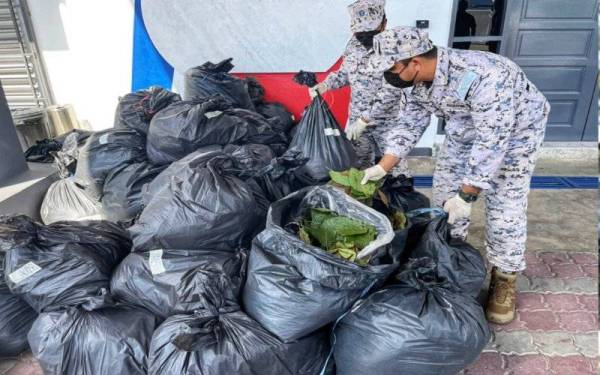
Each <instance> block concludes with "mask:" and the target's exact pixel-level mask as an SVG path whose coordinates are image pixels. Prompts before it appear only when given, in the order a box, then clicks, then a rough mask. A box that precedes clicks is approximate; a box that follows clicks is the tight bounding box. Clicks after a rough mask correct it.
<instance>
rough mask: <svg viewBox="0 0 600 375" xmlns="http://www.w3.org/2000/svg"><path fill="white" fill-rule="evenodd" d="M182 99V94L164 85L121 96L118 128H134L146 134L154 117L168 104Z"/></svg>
mask: <svg viewBox="0 0 600 375" xmlns="http://www.w3.org/2000/svg"><path fill="white" fill-rule="evenodd" d="M178 101H181V96H179V94H176V93H174V92H171V91H169V90H166V89H163V88H162V87H158V86H152V87H150V88H148V89H147V90H139V91H136V92H132V93H129V94H126V95H124V96H122V97H120V98H119V104H118V105H117V109H116V111H115V124H114V127H115V128H116V129H134V130H137V131H139V132H142V133H144V134H147V133H148V126H150V120H152V117H154V115H155V114H156V113H157V112H158V111H160V110H161V109H163V108H166V107H167V106H168V105H170V104H172V103H175V102H178Z"/></svg>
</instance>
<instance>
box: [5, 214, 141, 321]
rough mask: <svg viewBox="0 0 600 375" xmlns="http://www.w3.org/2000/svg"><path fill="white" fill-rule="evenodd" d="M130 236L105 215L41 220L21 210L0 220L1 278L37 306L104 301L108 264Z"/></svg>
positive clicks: (126, 249)
mask: <svg viewBox="0 0 600 375" xmlns="http://www.w3.org/2000/svg"><path fill="white" fill-rule="evenodd" d="M130 248H131V241H130V240H129V237H128V235H127V232H125V231H124V230H123V229H122V228H121V227H120V226H118V225H116V224H113V223H110V222H107V221H95V222H94V221H90V222H58V223H54V224H50V225H46V226H45V225H42V224H40V223H37V222H35V221H33V220H32V219H31V218H29V217H27V216H23V215H19V216H11V217H4V218H2V220H1V221H0V250H1V251H4V252H5V253H6V257H5V259H4V263H5V272H6V278H5V279H6V282H7V284H8V287H9V288H10V290H11V292H13V293H14V294H16V295H18V296H20V297H22V298H23V299H24V300H25V301H27V303H28V304H29V305H30V306H31V307H33V309H34V310H36V311H37V312H42V311H53V310H57V309H60V308H62V307H65V306H80V305H81V306H85V307H86V308H91V307H93V306H99V305H102V304H104V303H105V302H106V301H107V298H109V296H107V294H106V292H107V291H108V289H109V283H110V276H111V273H112V270H113V268H114V267H115V266H116V265H117V264H118V263H119V262H120V261H121V260H122V259H123V258H124V257H125V255H127V253H128V252H129V250H130Z"/></svg>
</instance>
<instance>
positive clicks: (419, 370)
mask: <svg viewBox="0 0 600 375" xmlns="http://www.w3.org/2000/svg"><path fill="white" fill-rule="evenodd" d="M436 272H437V271H436V268H435V263H434V262H433V261H432V260H431V259H428V258H420V259H417V260H415V261H413V262H411V263H409V264H408V265H407V267H406V269H405V270H404V271H403V272H401V273H400V274H399V275H398V276H397V280H395V283H394V284H393V285H389V286H387V287H386V288H385V289H382V290H379V291H377V292H375V293H373V294H371V295H370V296H369V297H367V298H366V299H365V300H362V301H360V302H359V303H357V305H356V306H354V307H353V308H352V310H351V311H350V312H349V313H348V314H347V315H345V316H344V318H343V319H342V320H341V321H340V322H339V324H338V325H337V326H336V328H335V347H334V357H335V363H336V367H337V372H338V374H344V375H365V374H377V375H397V374H406V375H445V374H447V375H451V374H452V375H453V374H456V373H458V372H460V371H461V370H463V369H464V368H465V367H467V366H468V365H469V364H471V363H473V362H474V361H475V360H476V359H477V358H478V356H479V354H480V353H481V351H482V350H483V349H484V347H485V346H486V344H487V343H488V342H489V339H490V330H489V327H488V323H487V321H486V319H485V314H484V312H483V309H482V308H481V306H480V305H479V303H478V302H477V300H476V299H475V298H473V297H472V296H469V295H467V294H463V293H461V292H460V291H459V290H456V289H454V288H453V287H452V286H451V285H449V284H448V283H447V282H445V281H443V280H442V279H440V278H438V277H437V274H436Z"/></svg>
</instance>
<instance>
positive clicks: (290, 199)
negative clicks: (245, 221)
mask: <svg viewBox="0 0 600 375" xmlns="http://www.w3.org/2000/svg"><path fill="white" fill-rule="evenodd" d="M312 207H321V208H327V209H330V210H332V211H335V212H337V213H339V214H340V215H344V216H348V217H352V218H355V219H358V220H361V221H363V222H367V223H370V224H372V225H374V226H375V228H376V230H377V237H376V239H375V241H373V242H372V243H371V244H369V245H368V246H367V247H365V248H364V249H363V250H361V253H362V255H367V256H370V257H371V259H370V261H369V264H368V265H367V266H364V267H363V266H360V265H358V264H356V263H354V262H350V261H346V260H344V259H341V258H338V257H336V256H335V255H331V254H329V253H327V252H326V251H324V250H322V249H320V248H318V247H315V246H311V245H308V244H306V243H304V242H303V241H302V240H301V239H300V238H298V236H297V235H295V234H293V233H290V232H288V231H287V230H286V229H285V227H286V226H287V224H288V223H291V222H294V221H296V220H297V219H298V218H299V217H302V216H303V215H304V212H305V211H306V210H308V209H310V208H312ZM393 238H394V231H393V229H392V227H391V225H390V222H389V220H388V219H387V218H386V217H385V216H383V215H382V214H380V213H378V212H376V211H375V210H373V209H371V208H369V207H367V206H365V205H363V204H362V203H359V202H358V201H356V200H354V199H352V198H351V197H349V196H348V195H346V194H345V193H344V192H342V191H340V190H338V189H336V188H334V187H331V186H319V187H309V188H305V189H302V190H300V191H298V192H296V193H292V194H290V195H289V196H287V197H285V198H284V199H281V200H279V201H277V202H275V203H273V204H272V205H271V208H270V210H269V214H268V217H267V227H266V229H265V230H264V231H262V232H261V233H260V234H259V235H258V236H256V238H255V239H254V241H253V242H252V249H251V252H250V256H249V260H248V276H247V281H246V285H245V287H244V293H243V301H244V308H245V311H246V312H247V313H248V315H250V316H251V317H253V318H254V319H256V320H257V321H258V322H259V323H261V324H262V326H263V327H265V328H266V329H267V330H269V331H270V332H271V333H273V334H274V335H276V336H277V337H279V338H280V339H281V340H283V341H284V342H290V341H293V340H296V339H298V338H300V337H303V336H306V335H308V334H310V333H312V332H314V331H316V330H318V329H319V328H321V327H323V326H325V325H326V324H328V323H331V322H333V321H334V320H336V319H337V318H338V317H340V316H341V315H342V314H343V313H344V312H345V311H346V310H347V309H348V308H350V307H351V306H352V304H353V303H354V302H355V301H356V300H358V299H359V298H360V297H361V296H363V295H364V294H365V293H367V292H368V291H369V290H370V289H371V288H373V287H375V286H377V285H380V284H382V283H383V282H384V281H385V280H386V279H387V277H388V276H389V275H390V274H392V273H393V272H394V271H395V270H396V269H397V268H398V267H399V263H398V260H397V256H396V254H395V253H394V250H393V249H392V248H391V246H389V244H390V242H391V241H392V239H393ZM361 253H359V256H360V255H361Z"/></svg>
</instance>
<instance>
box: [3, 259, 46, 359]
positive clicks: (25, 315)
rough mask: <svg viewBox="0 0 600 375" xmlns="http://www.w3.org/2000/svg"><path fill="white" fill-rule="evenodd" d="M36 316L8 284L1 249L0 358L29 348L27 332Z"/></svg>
mask: <svg viewBox="0 0 600 375" xmlns="http://www.w3.org/2000/svg"><path fill="white" fill-rule="evenodd" d="M35 318H37V314H36V312H35V311H34V310H33V309H32V308H31V307H30V306H29V305H28V304H27V302H25V301H23V300H22V299H21V298H20V297H19V296H15V295H14V294H12V293H11V292H10V290H9V289H8V286H6V282H5V281H4V252H2V251H0V358H5V357H16V356H17V355H19V354H21V352H23V351H25V350H27V348H28V347H29V344H28V343H27V332H29V329H30V328H31V325H32V324H33V321H34V320H35Z"/></svg>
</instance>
